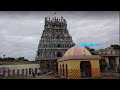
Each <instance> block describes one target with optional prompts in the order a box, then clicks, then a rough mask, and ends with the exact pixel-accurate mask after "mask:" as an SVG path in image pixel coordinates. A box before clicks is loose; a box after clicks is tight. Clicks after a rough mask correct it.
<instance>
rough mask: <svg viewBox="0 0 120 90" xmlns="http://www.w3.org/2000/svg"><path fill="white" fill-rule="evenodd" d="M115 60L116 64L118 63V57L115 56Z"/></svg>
mask: <svg viewBox="0 0 120 90" xmlns="http://www.w3.org/2000/svg"><path fill="white" fill-rule="evenodd" d="M115 60H116V64H117V66H118V65H119V64H120V62H119V57H115Z"/></svg>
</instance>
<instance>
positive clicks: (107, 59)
mask: <svg viewBox="0 0 120 90" xmlns="http://www.w3.org/2000/svg"><path fill="white" fill-rule="evenodd" d="M105 61H106V62H107V63H108V67H109V57H105Z"/></svg>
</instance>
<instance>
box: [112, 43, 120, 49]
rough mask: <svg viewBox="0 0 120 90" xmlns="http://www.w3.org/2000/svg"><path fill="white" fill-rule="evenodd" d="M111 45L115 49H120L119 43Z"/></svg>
mask: <svg viewBox="0 0 120 90" xmlns="http://www.w3.org/2000/svg"><path fill="white" fill-rule="evenodd" d="M110 47H113V49H115V50H120V45H117V44H115V45H111V46H110Z"/></svg>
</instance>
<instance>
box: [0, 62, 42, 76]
mask: <svg viewBox="0 0 120 90" xmlns="http://www.w3.org/2000/svg"><path fill="white" fill-rule="evenodd" d="M2 68H6V72H7V71H8V69H9V70H10V75H12V70H15V75H16V74H17V70H18V69H19V70H20V72H19V73H20V74H22V69H24V72H25V73H26V70H25V69H28V75H29V68H31V69H33V70H34V71H35V68H37V69H38V68H40V64H21V65H0V74H2V73H3V69H2ZM7 68H8V69H7ZM25 73H24V74H25ZM31 75H32V74H31Z"/></svg>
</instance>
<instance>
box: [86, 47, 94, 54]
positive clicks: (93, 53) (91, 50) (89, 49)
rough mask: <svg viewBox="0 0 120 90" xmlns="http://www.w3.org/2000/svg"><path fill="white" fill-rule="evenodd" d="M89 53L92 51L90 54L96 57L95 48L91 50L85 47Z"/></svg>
mask: <svg viewBox="0 0 120 90" xmlns="http://www.w3.org/2000/svg"><path fill="white" fill-rule="evenodd" d="M85 48H86V49H87V50H88V51H90V53H91V54H92V55H96V52H95V49H94V48H89V47H85Z"/></svg>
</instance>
